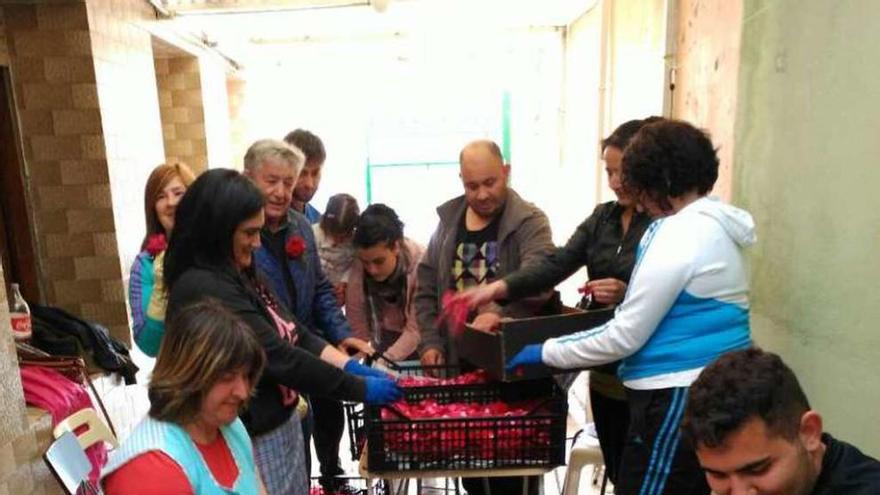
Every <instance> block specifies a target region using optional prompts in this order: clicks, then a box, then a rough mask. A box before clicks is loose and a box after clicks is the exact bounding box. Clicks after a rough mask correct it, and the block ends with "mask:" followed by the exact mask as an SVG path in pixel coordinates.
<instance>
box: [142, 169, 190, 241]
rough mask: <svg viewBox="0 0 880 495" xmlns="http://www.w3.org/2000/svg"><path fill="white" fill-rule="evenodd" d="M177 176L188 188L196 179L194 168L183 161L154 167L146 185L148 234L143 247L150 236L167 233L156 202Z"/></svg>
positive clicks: (145, 208) (145, 200)
mask: <svg viewBox="0 0 880 495" xmlns="http://www.w3.org/2000/svg"><path fill="white" fill-rule="evenodd" d="M175 178H177V179H180V182H183V185H184V186H185V187H186V188H187V189H189V186H190V184H192V183H193V181H195V180H196V178H195V175H194V174H193V172H192V170H190V168H189V167H188V166H187V165H186V164H185V163H182V162H177V163H163V164H161V165H159V166H158V167H156V168H154V169H153V172H152V173H150V178H148V179H147V185H146V186H145V187H144V214H145V215H146V220H147V234H146V235H145V236H144V241H143V242H142V243H141V249H144V248H146V246H147V240H148V239H149V238H150V236H153V235H155V234H164V233H165V229H164V228H163V227H162V224H161V223H160V222H159V216H158V215H156V202H157V201H159V195H160V194H162V190H163V189H165V186H167V185H168V183H169V182H171V181H172V180H174V179H175Z"/></svg>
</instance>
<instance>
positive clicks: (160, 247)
mask: <svg viewBox="0 0 880 495" xmlns="http://www.w3.org/2000/svg"><path fill="white" fill-rule="evenodd" d="M167 247H168V242H166V241H165V234H153V235H151V236H150V237H149V238H148V239H147V245H146V247H145V248H144V249H145V250H146V251H147V252H148V253H150V256H152V257H154V258H155V257H156V255H157V254H159V253H161V252H162V251H165V248H167Z"/></svg>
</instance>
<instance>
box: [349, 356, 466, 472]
mask: <svg viewBox="0 0 880 495" xmlns="http://www.w3.org/2000/svg"><path fill="white" fill-rule="evenodd" d="M393 372H394V373H396V374H397V375H398V376H400V377H407V376H433V377H435V378H453V377H455V376H458V375H459V374H461V367H460V366H453V365H439V366H418V365H412V366H407V365H403V366H402V365H395V370H394V371H393ZM455 386H460V385H455ZM413 388H414V387H410V388H407V389H405V390H407V398H408V400H409V401H410V402H418V401H419V400H422V399H420V398H419V397H423V396H424V394H425V393H430V391H422V390H418V391H414V390H413ZM419 388H426V389H433V388H436V387H419ZM342 406H343V408H344V409H345V418H346V421H348V446H349V447H348V448H349V451H350V452H351V460H353V461H357V460H358V459H360V458H361V451H362V450H363V447H364V442H365V441H366V439H367V431H366V427H365V418H366V410H365V409H364V404H362V403H360V402H343V404H342Z"/></svg>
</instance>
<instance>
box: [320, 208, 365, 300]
mask: <svg viewBox="0 0 880 495" xmlns="http://www.w3.org/2000/svg"><path fill="white" fill-rule="evenodd" d="M360 214H361V209H360V207H359V206H358V203H357V200H356V199H355V198H354V196H352V195H350V194H345V193H340V194H334V195H333V196H330V199H329V200H327V208H326V209H325V210H324V214H323V215H321V221H319V222H318V223H316V224H314V225H312V230H313V231H314V232H315V247H317V248H318V256H319V257H320V258H321V269H323V270H324V274H325V275H327V280H329V281H330V283H331V284H333V293H334V294H335V295H336V300H337V301H338V302H339V306H344V305H345V287H346V286H347V285H348V277H349V274H350V273H351V265H352V263H353V262H354V246H353V245H352V243H351V239H352V237H353V236H354V229H355V224H357V221H358V215H360Z"/></svg>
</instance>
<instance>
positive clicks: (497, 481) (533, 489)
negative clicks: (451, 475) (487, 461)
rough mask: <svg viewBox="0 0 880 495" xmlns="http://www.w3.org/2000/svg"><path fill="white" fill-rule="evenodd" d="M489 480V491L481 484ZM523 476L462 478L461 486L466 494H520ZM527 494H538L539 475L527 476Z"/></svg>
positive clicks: (523, 480)
mask: <svg viewBox="0 0 880 495" xmlns="http://www.w3.org/2000/svg"><path fill="white" fill-rule="evenodd" d="M483 480H488V481H489V491H488V492H487V491H486V489H485V487H484V486H483V483H484V481H483ZM525 480H526V478H525V477H521V476H520V477H515V478H514V477H510V478H462V479H461V486H463V487H464V489H465V491H466V492H467V494H468V495H490V494H491V495H520V494H521V493H522V492H523V483H524V482H525ZM528 480H529V491H528V495H538V486H539V485H540V482H541V481H540V480H541V478H540V476H529V477H528Z"/></svg>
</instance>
